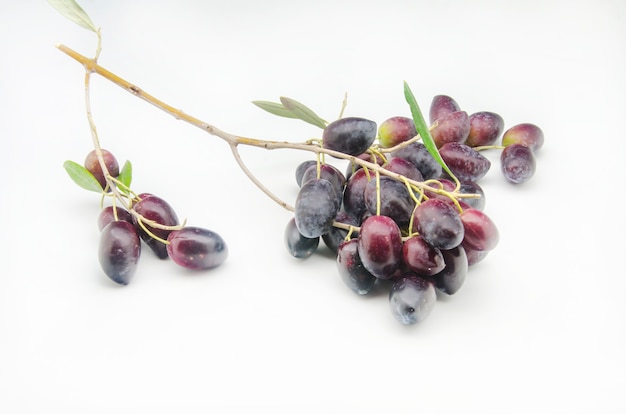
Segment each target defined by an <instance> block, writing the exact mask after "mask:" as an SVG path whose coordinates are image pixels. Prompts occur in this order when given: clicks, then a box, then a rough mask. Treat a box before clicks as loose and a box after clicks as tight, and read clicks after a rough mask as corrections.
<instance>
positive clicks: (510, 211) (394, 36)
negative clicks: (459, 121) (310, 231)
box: [0, 0, 626, 413]
mask: <svg viewBox="0 0 626 414" xmlns="http://www.w3.org/2000/svg"><path fill="white" fill-rule="evenodd" d="M81 4H82V5H83V7H84V8H85V9H86V11H87V12H88V13H89V14H90V16H91V17H92V19H93V21H94V22H95V24H96V25H97V26H98V27H101V28H102V34H103V52H102V55H101V58H100V63H101V64H102V65H103V66H105V67H107V68H108V69H110V70H112V71H114V72H116V73H117V74H118V75H120V76H123V77H125V78H126V79H128V80H129V81H131V82H134V83H136V84H137V85H139V86H141V87H142V88H144V89H145V90H147V91H148V92H150V93H152V94H154V95H156V96H157V97H159V98H161V99H163V100H164V101H166V102H167V103H169V104H171V105H173V106H175V107H177V108H181V109H183V110H184V111H186V112H187V113H190V114H192V115H194V116H197V117H199V118H201V119H203V120H205V121H207V122H210V123H213V124H214V125H216V126H218V127H220V128H222V129H224V130H226V131H229V132H232V133H235V134H240V135H244V136H252V137H257V138H264V139H277V140H289V141H303V140H305V139H308V138H313V137H319V136H320V130H318V129H317V128H315V127H313V126H311V125H308V124H305V123H302V122H298V121H294V120H289V119H283V118H278V117H274V116H272V115H270V114H267V113H265V112H263V111H261V110H259V109H258V108H256V107H254V106H253V105H252V104H251V103H250V101H252V100H255V99H264V100H277V99H278V97H279V96H281V95H283V96H289V97H292V98H295V99H298V100H300V101H302V102H304V103H306V104H307V105H309V106H310V107H312V108H313V109H315V110H316V111H317V112H318V113H320V115H322V116H323V117H325V118H327V119H333V118H334V117H336V116H337V114H338V112H339V108H340V105H341V101H342V99H343V95H344V92H348V101H349V103H348V107H347V110H346V115H354V116H363V117H367V118H370V119H373V120H376V121H377V122H382V121H383V120H384V119H386V118H387V117H390V116H394V115H408V114H409V112H408V107H407V105H406V103H405V101H404V98H403V95H402V82H403V81H405V80H406V81H407V82H408V83H409V85H410V86H411V88H412V89H413V91H414V93H415V95H416V97H417V99H418V102H420V104H421V106H422V109H423V110H424V111H427V109H428V107H429V104H430V100H431V99H432V97H433V96H434V95H436V94H448V95H450V96H453V97H454V98H455V99H456V100H457V102H459V104H460V105H461V106H462V108H463V109H464V110H466V111H468V113H472V112H476V111H480V110H490V111H494V112H498V113H499V114H500V115H502V116H503V118H504V119H505V122H506V125H507V127H508V126H511V125H513V124H515V123H519V122H533V123H536V124H537V125H539V126H541V127H542V129H543V130H544V133H545V137H546V142H545V146H544V147H543V149H542V150H541V152H540V153H539V154H538V167H537V174H536V175H535V177H533V179H532V180H531V181H530V182H528V183H526V184H525V185H523V186H518V187H514V186H512V185H508V184H507V183H505V182H504V179H503V178H502V176H501V174H500V171H499V163H498V156H497V153H496V152H493V153H488V156H489V157H490V158H491V159H492V161H493V165H492V169H491V171H490V172H489V174H488V175H487V177H485V179H484V180H482V181H481V184H482V186H483V188H484V189H485V191H486V193H487V206H486V209H485V212H486V213H487V214H489V215H490V217H491V218H492V219H493V220H494V221H495V222H496V223H497V225H498V228H499V230H500V234H501V240H500V244H499V246H498V247H497V249H496V250H494V251H493V252H492V253H491V254H490V255H489V256H488V257H487V258H486V259H485V260H484V261H483V262H482V263H480V264H478V265H476V266H475V267H474V268H472V269H471V271H470V274H469V275H468V278H467V280H466V283H465V285H464V286H463V288H462V289H461V290H460V291H459V292H458V293H457V295H455V296H453V297H450V298H448V299H447V300H442V301H440V302H438V303H437V306H436V307H435V309H434V310H433V313H432V314H431V315H430V317H429V318H428V319H427V320H426V321H424V322H423V323H422V324H420V325H416V326H411V327H404V326H401V325H400V324H398V323H397V322H395V320H393V318H392V316H391V313H390V311H389V307H388V302H387V297H386V293H379V294H376V295H373V296H372V297H367V298H362V297H357V296H356V295H354V294H352V292H350V291H349V290H348V289H347V288H346V287H345V286H344V285H343V284H342V282H341V280H340V279H339V277H338V275H337V272H336V268H335V263H334V259H333V257H332V256H331V255H330V254H329V252H328V250H326V249H324V248H321V249H320V251H319V253H318V254H316V255H315V256H313V257H311V258H309V259H307V260H304V261H299V260H296V259H294V258H292V257H290V256H289V255H288V253H287V251H286V249H285V247H284V245H283V228H284V225H285V223H286V222H287V220H289V218H290V217H291V216H290V213H289V212H287V211H286V210H283V209H282V208H281V207H279V206H278V205H277V204H275V203H273V202H272V201H271V200H270V199H268V198H267V197H266V196H265V195H263V194H262V193H261V192H260V191H259V190H257V189H256V188H255V187H254V186H253V185H252V183H250V182H249V181H248V180H247V178H246V177H245V176H244V174H243V173H242V172H241V171H240V170H239V169H238V167H237V166H236V164H235V162H234V160H233V158H232V156H231V154H230V152H229V150H228V147H227V146H226V144H225V143H223V142H221V141H220V140H219V139H217V138H215V137H212V136H210V135H207V134H205V133H203V132H202V131H200V130H198V129H195V128H193V127H191V126H189V125H187V124H185V123H183V122H180V121H176V120H175V119H174V118H172V117H170V116H169V115H167V114H165V113H163V112H160V111H159V110H157V109H156V108H154V107H152V106H150V105H148V104H146V103H145V102H142V101H140V100H138V99H137V98H135V97H133V96H131V95H130V94H128V93H126V92H125V91H123V90H122V89H120V88H118V87H116V86H114V85H113V84H111V83H109V82H107V81H105V80H104V79H102V78H98V77H96V78H94V79H93V84H92V101H93V112H94V118H95V121H96V123H97V126H98V132H99V134H100V138H101V141H102V144H103V146H104V147H105V148H108V149H110V150H111V151H113V152H114V153H115V154H116V155H117V157H118V159H119V160H120V162H123V161H125V160H127V159H128V160H131V161H132V162H133V165H134V169H135V173H134V185H133V187H134V189H135V190H136V191H138V192H152V193H156V194H159V195H161V196H162V197H164V198H166V199H167V200H168V201H169V202H170V203H171V204H172V205H173V206H174V208H175V209H176V211H177V212H178V214H179V216H181V217H185V218H187V221H188V223H189V224H193V225H198V226H202V227H207V228H210V229H213V230H215V231H217V232H218V233H220V234H221V235H222V236H223V237H224V238H225V239H226V240H227V242H228V245H229V248H230V256H229V258H228V260H227V262H226V263H224V264H223V265H222V266H221V267H219V268H217V269H215V270H212V271H210V272H205V273H193V272H189V271H185V270H184V269H182V268H179V267H177V266H176V265H175V264H173V263H172V262H171V261H167V262H161V261H159V260H157V259H155V258H154V257H153V256H152V255H151V252H149V250H148V249H145V250H144V252H145V253H146V254H144V255H143V256H142V258H141V261H140V265H139V268H138V271H137V273H136V275H135V278H134V280H133V281H132V283H131V284H130V285H128V286H126V287H119V286H116V285H114V284H113V283H112V282H110V281H109V280H108V279H107V278H106V276H104V274H103V273H102V271H101V270H100V267H99V264H98V261H97V257H96V250H97V244H98V231H97V228H96V217H97V214H98V211H99V197H98V196H97V195H96V194H95V193H88V192H86V191H84V190H81V189H80V188H78V187H76V186H75V185H74V184H73V183H72V182H71V181H70V180H69V178H68V177H67V176H66V175H65V172H64V171H63V168H62V164H63V162H64V161H65V160H67V159H71V160H75V161H77V162H82V160H83V159H84V156H85V154H86V153H87V152H88V151H89V150H90V149H91V141H90V136H89V130H88V126H87V122H86V117H85V113H84V101H83V89H82V82H83V69H82V67H81V66H80V65H79V64H78V63H76V62H74V61H72V60H71V59H70V58H69V57H67V56H65V55H63V54H62V53H61V52H60V51H58V50H57V49H56V48H55V44H57V43H64V44H66V45H68V46H70V47H72V48H74V49H76V50H78V51H79V52H81V53H83V54H86V55H88V56H92V55H93V53H94V50H95V45H96V37H95V35H93V33H90V32H88V31H86V30H84V29H82V28H81V27H78V26H76V25H74V24H73V23H72V22H70V21H69V20H66V19H65V18H63V17H62V16H61V15H60V14H58V13H57V12H56V11H55V10H54V9H53V8H52V7H51V6H49V5H48V4H47V2H45V1H37V2H35V1H31V2H17V1H14V2H11V3H9V2H3V4H2V6H0V51H1V52H2V65H1V69H0V70H1V76H0V104H1V110H0V143H1V144H0V145H1V152H0V154H2V161H1V162H0V169H1V170H0V171H1V172H2V192H1V193H0V194H1V197H2V199H1V203H0V217H1V218H2V226H1V230H0V232H1V234H2V239H3V248H2V250H0V259H1V262H0V269H1V270H0V272H1V276H0V350H1V352H0V411H1V412H5V413H47V412H57V411H58V412H64V413H138V412H150V413H156V412H180V413H201V412H202V413H206V412H215V413H231V412H251V413H259V412H268V413H270V412H271V413H309V412H310V413H319V412H341V413H352V412H355V413H356V412H363V413H416V412H420V413H453V412H454V413H466V412H471V413H473V412H476V413H529V412H534V413H538V412H542V413H544V412H545V413H563V412H567V413H579V412H580V413H588V412H596V413H618V412H625V410H626V401H625V400H624V389H625V386H626V357H625V356H624V352H625V350H626V330H625V326H626V324H625V318H626V301H625V300H624V294H625V289H626V274H625V273H626V272H624V265H623V261H624V248H625V247H626V246H625V241H624V232H625V231H626V220H625V219H624V213H623V204H621V203H622V201H621V200H623V187H622V186H623V185H624V182H625V178H626V177H625V174H624V156H625V155H626V145H625V144H624V134H625V131H624V116H625V113H626V94H625V93H626V82H625V74H626V55H625V51H626V25H625V24H624V23H625V22H626V5H625V3H624V2H622V1H620V0H615V1H609V0H593V1H555V0H541V1H535V0H525V1H503V2H498V1H486V0H485V1H453V0H448V1H438V2H435V1H400V0H386V1H383V2H363V1H360V2H356V1H355V2H351V1H343V2H342V1H339V0H337V1H307V2H300V1H282V0H265V1H252V0H249V1H248V0H234V1H233V0H229V1H226V0H223V1H206V2H201V1H192V0H180V1H175V2H173V1H167V2H166V1H154V0H151V1H147V0H140V1H139V0H138V1H132V2H125V1H119V0H115V1H113V0H111V1H106V2H104V1H95V0H84V1H83V2H82V3H81ZM242 153H243V155H244V158H245V160H246V161H247V162H248V164H249V166H250V168H251V169H252V170H254V171H255V173H256V174H258V176H259V177H260V178H261V179H262V180H263V181H264V182H266V184H267V185H268V186H269V187H270V188H272V189H273V190H274V191H275V192H276V193H277V194H279V195H280V196H281V197H282V198H284V199H285V201H287V202H289V203H293V201H294V200H295V195H296V192H297V189H296V185H295V180H294V178H293V171H294V168H295V166H296V165H297V164H298V163H299V162H300V161H302V160H304V159H308V158H310V156H309V155H308V154H304V153H294V152H290V151H273V152H268V151H264V150H257V149H249V148H248V149H245V148H244V149H242ZM337 165H342V166H343V165H344V164H341V163H338V164H337Z"/></svg>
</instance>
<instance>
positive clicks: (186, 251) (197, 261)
mask: <svg viewBox="0 0 626 414" xmlns="http://www.w3.org/2000/svg"><path fill="white" fill-rule="evenodd" d="M167 241H168V242H169V244H167V253H168V255H169V257H170V258H171V259H172V261H174V263H176V264H178V265H180V266H182V267H185V268H187V269H194V270H205V269H211V268H213V267H216V266H219V265H221V264H222V263H224V261H225V260H226V259H227V258H228V247H227V246H226V243H225V242H224V239H222V237H221V236H220V235H219V234H217V233H215V232H213V231H211V230H207V229H203V228H201V227H192V226H188V227H183V228H182V229H180V230H174V231H172V232H171V233H170V234H169V236H168V237H167Z"/></svg>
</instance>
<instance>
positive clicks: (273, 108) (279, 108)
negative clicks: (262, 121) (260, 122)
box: [252, 101, 298, 119]
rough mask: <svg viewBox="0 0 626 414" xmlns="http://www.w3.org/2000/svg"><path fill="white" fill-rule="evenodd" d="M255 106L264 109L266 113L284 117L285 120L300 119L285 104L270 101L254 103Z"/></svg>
mask: <svg viewBox="0 0 626 414" xmlns="http://www.w3.org/2000/svg"><path fill="white" fill-rule="evenodd" d="M252 103H253V104H255V105H256V106H258V107H259V108H261V109H263V110H264V111H267V112H269V113H270V114H274V115H278V116H282V117H285V118H294V119H297V118H298V117H297V116H296V114H294V113H293V112H291V111H290V110H289V109H287V108H285V107H284V106H283V104H281V103H276V102H269V101H252Z"/></svg>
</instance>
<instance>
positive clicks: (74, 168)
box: [63, 161, 102, 193]
mask: <svg viewBox="0 0 626 414" xmlns="http://www.w3.org/2000/svg"><path fill="white" fill-rule="evenodd" d="M63 168H65V171H66V172H67V174H68V175H69V176H70V178H71V179H72V181H74V182H75V183H76V184H78V186H79V187H81V188H84V189H85V190H88V191H94V192H96V193H101V192H102V187H101V186H100V183H99V182H98V180H96V177H94V176H93V174H92V173H91V172H89V170H87V168H85V167H83V166H82V165H80V164H78V163H76V162H74V161H65V162H64V163H63Z"/></svg>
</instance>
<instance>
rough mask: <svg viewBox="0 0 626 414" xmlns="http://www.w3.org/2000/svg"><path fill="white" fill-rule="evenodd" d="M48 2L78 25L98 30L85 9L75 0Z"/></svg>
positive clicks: (50, 0)
mask: <svg viewBox="0 0 626 414" xmlns="http://www.w3.org/2000/svg"><path fill="white" fill-rule="evenodd" d="M48 3H50V5H51V6H52V7H54V8H55V9H57V10H58V11H59V12H60V13H61V14H62V15H63V16H65V17H67V18H68V19H70V20H71V21H73V22H74V23H76V24H78V25H79V26H82V27H84V28H85V29H87V30H91V31H93V32H97V31H98V29H97V28H96V26H95V25H94V24H93V22H92V21H91V19H90V18H89V16H88V15H87V13H86V12H85V10H83V9H82V7H80V6H79V5H78V3H76V1H75V0H48Z"/></svg>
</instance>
